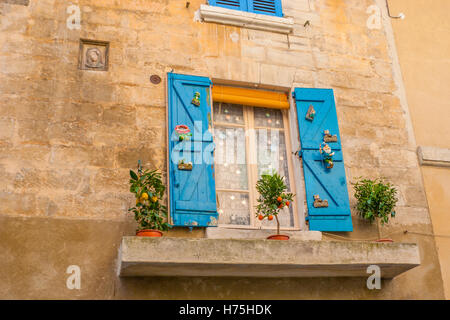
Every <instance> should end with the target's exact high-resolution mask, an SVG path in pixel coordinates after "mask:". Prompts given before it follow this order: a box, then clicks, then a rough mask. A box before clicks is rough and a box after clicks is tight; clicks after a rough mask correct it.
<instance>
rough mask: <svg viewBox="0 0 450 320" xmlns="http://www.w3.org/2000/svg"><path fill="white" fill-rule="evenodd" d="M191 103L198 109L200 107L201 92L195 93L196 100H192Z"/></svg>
mask: <svg viewBox="0 0 450 320" xmlns="http://www.w3.org/2000/svg"><path fill="white" fill-rule="evenodd" d="M191 103H192V104H193V105H194V106H197V107H199V106H200V92H196V93H194V98H192V101H191Z"/></svg>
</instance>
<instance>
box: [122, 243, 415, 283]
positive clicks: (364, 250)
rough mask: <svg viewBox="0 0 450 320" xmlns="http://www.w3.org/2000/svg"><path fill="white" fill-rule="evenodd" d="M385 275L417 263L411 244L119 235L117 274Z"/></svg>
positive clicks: (403, 269)
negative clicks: (373, 269)
mask: <svg viewBox="0 0 450 320" xmlns="http://www.w3.org/2000/svg"><path fill="white" fill-rule="evenodd" d="M370 265H378V266H379V267H380V268H381V277H382V278H386V279H390V278H394V277H395V276H397V275H399V274H401V273H403V272H406V271H407V270H409V269H412V268H414V267H416V266H418V265H420V255H419V248H418V246H417V244H413V243H375V242H344V241H318V240H308V241H305V240H294V239H291V240H288V241H276V240H255V239H208V238H201V239H194V238H170V237H162V238H147V237H124V238H123V239H122V244H121V248H120V251H119V267H118V274H119V275H120V276H124V277H125V276H172V277H175V276H181V277H263V278H281V277H297V278H299V277H367V276H368V274H367V267H368V266H370Z"/></svg>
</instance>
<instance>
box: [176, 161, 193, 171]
mask: <svg viewBox="0 0 450 320" xmlns="http://www.w3.org/2000/svg"><path fill="white" fill-rule="evenodd" d="M178 170H185V171H191V170H192V162H186V163H185V162H184V160H180V161H178Z"/></svg>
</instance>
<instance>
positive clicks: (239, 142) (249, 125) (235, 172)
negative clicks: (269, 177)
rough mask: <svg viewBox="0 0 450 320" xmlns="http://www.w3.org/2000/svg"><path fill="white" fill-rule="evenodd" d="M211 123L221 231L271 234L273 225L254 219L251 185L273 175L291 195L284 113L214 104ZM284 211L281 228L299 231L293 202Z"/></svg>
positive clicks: (255, 194)
mask: <svg viewBox="0 0 450 320" xmlns="http://www.w3.org/2000/svg"><path fill="white" fill-rule="evenodd" d="M213 123H214V126H213V127H214V129H213V135H214V141H215V144H216V150H215V153H214V162H215V180H216V194H217V200H218V201H217V207H218V213H219V225H220V226H226V227H240V228H263V229H272V228H274V227H275V224H274V223H273V222H270V221H267V220H266V219H265V220H263V221H262V222H261V221H259V220H258V219H256V217H255V208H254V207H255V206H256V204H257V201H256V198H257V196H258V195H257V192H256V189H255V185H256V182H257V180H258V179H259V178H260V177H261V174H262V173H263V172H265V171H272V170H276V171H277V172H278V173H279V174H280V175H282V176H284V177H285V182H286V184H287V186H288V190H289V191H290V192H291V191H292V192H294V191H293V189H294V188H293V185H291V181H294V178H293V176H292V171H291V170H289V168H290V167H291V163H290V157H288V155H289V154H291V149H290V144H289V129H288V128H289V125H288V115H287V112H286V110H280V109H267V108H261V107H251V106H244V105H238V104H230V103H222V102H215V103H214V109H213ZM294 193H295V192H294ZM285 210H286V211H285V212H284V213H283V214H281V215H280V216H279V218H280V224H281V227H282V228H284V229H296V228H298V221H297V215H296V206H295V202H294V206H291V207H289V208H285Z"/></svg>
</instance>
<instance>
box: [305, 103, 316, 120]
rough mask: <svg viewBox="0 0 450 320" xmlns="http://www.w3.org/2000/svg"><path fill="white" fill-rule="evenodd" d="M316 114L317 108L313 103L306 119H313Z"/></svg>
mask: <svg viewBox="0 0 450 320" xmlns="http://www.w3.org/2000/svg"><path fill="white" fill-rule="evenodd" d="M315 116H316V110H314V106H313V105H310V106H309V109H308V112H307V113H306V117H305V118H306V120H309V121H313V120H314V117H315Z"/></svg>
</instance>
